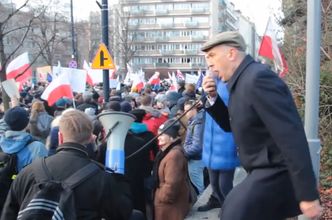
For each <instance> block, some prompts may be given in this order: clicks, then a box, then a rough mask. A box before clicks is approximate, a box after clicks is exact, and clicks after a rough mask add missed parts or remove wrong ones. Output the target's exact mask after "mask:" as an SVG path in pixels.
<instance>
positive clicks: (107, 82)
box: [101, 0, 110, 102]
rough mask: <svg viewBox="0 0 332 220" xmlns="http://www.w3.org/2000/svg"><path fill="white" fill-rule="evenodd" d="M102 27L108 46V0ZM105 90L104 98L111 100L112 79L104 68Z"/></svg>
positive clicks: (103, 38) (103, 9) (104, 8)
mask: <svg viewBox="0 0 332 220" xmlns="http://www.w3.org/2000/svg"><path fill="white" fill-rule="evenodd" d="M101 29H102V42H103V43H104V44H105V45H106V47H107V49H109V48H108V3H107V0H102V5H101ZM103 90H104V100H105V102H108V101H109V98H110V80H109V70H108V69H106V70H105V69H104V70H103Z"/></svg>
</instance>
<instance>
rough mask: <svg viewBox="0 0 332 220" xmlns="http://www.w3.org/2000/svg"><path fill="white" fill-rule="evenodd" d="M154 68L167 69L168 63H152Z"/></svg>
mask: <svg viewBox="0 0 332 220" xmlns="http://www.w3.org/2000/svg"><path fill="white" fill-rule="evenodd" d="M154 66H155V67H169V64H168V63H154Z"/></svg>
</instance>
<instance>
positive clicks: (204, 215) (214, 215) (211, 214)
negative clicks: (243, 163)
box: [185, 168, 246, 220]
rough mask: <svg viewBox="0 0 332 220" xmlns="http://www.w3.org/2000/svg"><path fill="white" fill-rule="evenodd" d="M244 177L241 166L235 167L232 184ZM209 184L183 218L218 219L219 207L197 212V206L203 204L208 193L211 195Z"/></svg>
mask: <svg viewBox="0 0 332 220" xmlns="http://www.w3.org/2000/svg"><path fill="white" fill-rule="evenodd" d="M245 177H246V172H245V171H244V170H243V169H242V168H237V169H236V170H235V175H234V181H233V184H234V186H235V185H237V184H239V183H240V182H242V180H243V179H244V178H245ZM211 191H212V190H211V186H210V185H209V186H208V187H207V188H206V189H205V191H204V192H203V194H202V195H200V196H199V198H198V200H197V202H196V203H195V205H194V206H193V208H192V209H191V211H190V212H189V214H188V215H187V217H186V218H185V220H201V219H210V220H218V219H219V218H218V214H219V212H220V208H219V209H211V210H209V211H206V212H198V211H197V208H198V207H199V206H201V205H204V204H205V203H206V202H207V201H208V199H209V197H210V195H211Z"/></svg>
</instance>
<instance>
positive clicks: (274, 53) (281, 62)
mask: <svg viewBox="0 0 332 220" xmlns="http://www.w3.org/2000/svg"><path fill="white" fill-rule="evenodd" d="M258 55H260V56H262V57H266V58H268V59H270V60H272V61H273V63H274V66H275V69H276V71H277V72H278V73H279V76H280V77H284V76H285V75H286V73H287V72H288V65H287V62H286V59H285V57H284V55H283V54H282V52H281V50H280V48H279V47H278V44H277V40H276V32H275V26H274V24H273V23H272V21H271V18H269V20H268V22H267V26H266V30H265V34H264V36H263V38H262V42H261V45H260V48H259V51H258Z"/></svg>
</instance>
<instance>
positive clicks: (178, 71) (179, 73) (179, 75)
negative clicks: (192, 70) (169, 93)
mask: <svg viewBox="0 0 332 220" xmlns="http://www.w3.org/2000/svg"><path fill="white" fill-rule="evenodd" d="M176 78H177V79H178V80H184V75H183V73H182V72H181V71H180V70H176Z"/></svg>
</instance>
